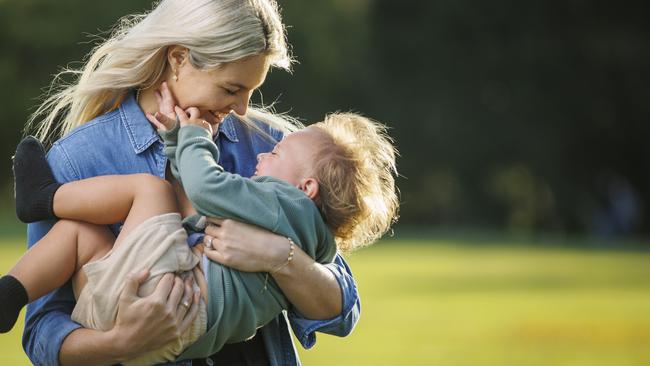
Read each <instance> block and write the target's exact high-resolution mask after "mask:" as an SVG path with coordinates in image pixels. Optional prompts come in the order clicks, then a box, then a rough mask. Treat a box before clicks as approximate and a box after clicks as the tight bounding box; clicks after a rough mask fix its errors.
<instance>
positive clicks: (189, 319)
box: [179, 292, 201, 333]
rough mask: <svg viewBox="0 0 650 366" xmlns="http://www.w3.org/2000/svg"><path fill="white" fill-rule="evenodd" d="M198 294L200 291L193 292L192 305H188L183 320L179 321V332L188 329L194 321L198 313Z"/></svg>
mask: <svg viewBox="0 0 650 366" xmlns="http://www.w3.org/2000/svg"><path fill="white" fill-rule="evenodd" d="M199 296H200V293H198V292H194V296H193V297H192V305H191V306H190V309H189V310H188V311H187V313H186V314H185V317H184V318H183V321H182V322H181V324H180V327H179V331H180V332H181V333H185V331H186V330H187V329H189V327H190V326H191V325H192V323H193V322H194V319H195V318H196V316H197V315H198V314H199V305H200V301H201V300H200V298H199Z"/></svg>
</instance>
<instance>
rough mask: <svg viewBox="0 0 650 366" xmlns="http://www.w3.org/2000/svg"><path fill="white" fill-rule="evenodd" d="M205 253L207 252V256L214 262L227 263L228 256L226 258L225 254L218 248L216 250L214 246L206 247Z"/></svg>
mask: <svg viewBox="0 0 650 366" xmlns="http://www.w3.org/2000/svg"><path fill="white" fill-rule="evenodd" d="M203 253H204V254H205V256H206V257H208V258H209V259H210V260H211V261H213V262H217V263H221V264H226V263H225V262H226V258H224V255H223V254H222V253H221V252H220V251H218V250H216V249H214V248H208V247H205V249H204V250H203Z"/></svg>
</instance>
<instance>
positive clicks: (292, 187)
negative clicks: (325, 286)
mask: <svg viewBox="0 0 650 366" xmlns="http://www.w3.org/2000/svg"><path fill="white" fill-rule="evenodd" d="M189 113H190V114H189V115H188V114H187V113H186V112H185V111H183V110H181V109H180V108H176V114H177V117H178V120H179V122H180V123H179V124H180V126H179V124H176V126H175V127H174V128H172V129H170V130H169V131H160V132H161V135H162V137H163V139H164V141H165V153H166V154H167V156H168V158H169V160H170V166H171V171H172V173H173V175H174V176H175V178H176V179H177V180H178V181H179V182H180V183H181V184H182V186H183V189H184V191H185V193H186V194H187V197H188V198H189V200H190V201H191V203H192V206H193V207H194V209H195V210H196V211H197V213H198V214H197V215H193V216H190V217H188V218H187V219H186V220H185V221H184V222H181V217H180V214H178V213H177V211H178V207H177V201H176V197H175V195H174V192H173V189H172V188H171V185H170V184H169V183H167V182H166V181H164V180H162V179H159V178H157V177H153V176H150V175H146V174H138V175H121V176H100V177H94V178H89V179H84V180H80V181H75V182H70V183H66V184H63V185H61V184H59V183H57V182H56V181H55V179H54V177H53V175H52V173H51V170H50V168H49V165H48V164H47V161H46V159H45V152H44V149H43V147H42V145H41V144H40V142H38V140H36V139H34V138H27V139H25V140H23V141H22V142H21V143H20V144H19V145H18V148H17V150H16V155H15V157H14V175H15V189H16V192H15V193H16V205H17V214H18V217H19V218H20V219H21V220H23V221H25V222H33V221H40V220H45V219H54V218H58V219H60V220H59V221H58V222H57V223H56V224H55V225H54V227H53V228H52V230H50V232H49V233H48V234H47V235H46V236H45V237H43V238H42V239H41V240H40V241H39V243H38V245H35V246H34V247H32V248H31V249H30V250H29V251H28V252H27V253H26V254H25V255H24V256H23V257H22V258H21V259H20V261H19V262H18V263H17V264H16V266H15V267H14V268H12V269H11V271H10V272H9V274H8V275H6V276H4V277H2V278H1V279H0V332H7V331H9V330H10V329H11V328H12V327H13V325H14V323H15V321H16V318H17V316H18V313H19V311H20V309H21V308H22V307H23V306H24V305H25V304H27V303H28V302H31V301H34V300H35V299H37V298H39V297H41V296H43V295H45V294H47V293H48V292H49V291H52V290H54V289H56V288H58V287H60V286H62V285H63V284H64V283H65V282H67V281H68V280H69V279H70V278H72V280H73V288H74V292H75V297H76V298H77V304H76V306H75V309H74V312H73V315H72V316H73V319H74V320H75V321H77V322H79V323H80V324H82V325H83V326H84V327H88V328H95V329H102V330H107V329H111V328H112V327H113V325H114V321H115V317H116V312H117V301H118V298H119V294H120V292H121V286H122V283H123V282H124V279H125V278H126V276H127V275H128V274H129V273H131V272H133V271H135V270H138V269H141V268H148V269H149V270H150V277H149V279H148V280H147V282H145V283H144V284H143V285H142V286H141V288H140V294H141V296H146V295H147V294H148V293H151V292H152V291H153V289H154V288H155V285H156V284H157V282H158V281H159V280H160V278H161V277H162V275H164V274H165V273H168V272H176V273H182V274H183V275H184V276H193V277H194V278H195V282H197V283H200V284H201V283H206V282H207V291H206V290H205V289H204V290H203V291H202V292H203V295H204V296H203V297H202V298H199V297H198V295H196V294H195V301H197V302H199V304H200V306H199V315H198V316H197V317H196V319H195V320H194V322H193V324H192V326H191V327H190V328H189V329H188V330H187V331H186V332H185V334H183V335H181V336H180V337H179V338H178V339H176V340H174V341H173V342H171V343H170V344H168V345H166V346H165V347H163V348H161V349H159V350H155V351H152V352H149V353H146V354H144V355H141V356H139V357H137V358H136V359H134V360H131V361H130V362H127V363H125V364H154V363H161V362H166V361H171V360H175V359H190V358H197V357H206V356H208V355H210V354H213V353H215V352H216V351H218V350H219V349H220V348H221V347H222V346H223V345H224V344H225V343H231V342H240V341H243V340H245V339H247V338H249V337H251V336H252V335H254V333H255V330H256V329H257V328H258V327H260V326H262V325H264V324H266V323H267V322H269V321H271V320H272V319H273V318H275V317H276V316H277V314H279V313H280V312H281V311H282V310H283V309H286V308H288V306H289V302H288V300H287V299H286V297H285V296H284V295H283V294H282V292H281V291H280V289H279V287H278V286H277V284H275V282H274V281H273V279H272V278H269V275H268V274H267V273H246V272H240V271H237V270H233V269H230V268H228V267H224V266H222V265H220V264H218V263H216V262H212V261H209V260H206V257H205V255H203V261H201V258H200V253H197V251H194V252H193V251H192V249H190V248H189V246H188V245H187V233H186V231H185V230H184V229H183V226H182V224H184V225H185V227H186V229H188V230H189V231H190V232H195V231H200V230H201V229H203V228H204V227H205V224H206V217H220V218H232V219H235V220H239V221H243V222H248V223H252V224H255V225H258V226H260V227H263V228H265V229H268V230H271V231H273V232H275V233H277V234H280V235H283V236H286V237H287V239H288V244H287V259H286V261H285V262H283V263H280V264H278V266H277V267H276V270H277V269H280V268H282V267H283V266H284V265H286V264H288V263H289V261H291V259H292V256H293V250H294V245H298V246H300V248H301V249H303V250H304V251H305V252H306V253H307V254H308V255H310V256H311V257H312V258H314V259H315V260H316V261H318V262H320V263H328V262H330V261H331V260H332V259H333V257H334V255H335V253H336V250H337V249H338V250H341V251H343V252H347V251H351V250H353V249H356V248H359V247H361V246H364V245H368V244H370V243H372V242H373V241H375V240H376V239H378V238H379V237H380V236H381V235H382V234H383V233H385V232H386V231H387V230H388V228H389V227H390V225H391V224H392V222H393V221H394V220H395V218H396V211H397V196H396V192H395V186H394V173H395V150H394V147H393V145H392V143H391V140H390V138H388V137H387V136H386V134H385V128H384V127H383V126H382V125H380V124H378V123H376V122H373V121H371V120H369V119H367V118H364V117H362V116H359V115H356V114H351V113H348V114H332V115H329V116H327V117H326V118H325V120H324V121H323V122H319V123H316V124H313V125H311V126H309V127H307V128H305V129H302V130H299V131H297V132H294V133H291V134H289V135H287V136H286V137H285V138H284V139H283V140H282V141H280V142H279V143H278V144H277V145H276V146H275V148H274V149H273V151H271V152H269V153H264V154H260V155H258V164H257V167H256V172H255V175H254V176H253V177H252V179H250V178H244V177H241V176H239V175H236V174H230V173H227V172H225V171H223V169H222V168H221V167H220V166H219V165H218V164H217V161H218V158H219V150H218V148H217V146H216V145H215V144H214V142H213V141H212V134H211V132H210V125H209V124H207V123H206V122H205V121H201V120H200V119H199V118H198V111H190V112H189ZM115 222H123V223H124V225H123V227H122V230H121V232H120V234H119V235H118V236H117V238H113V237H112V235H110V231H108V229H107V228H106V227H104V226H100V225H108V224H113V223H115ZM93 224H94V225H93ZM208 244H209V242H208V243H206V245H208ZM200 262H202V263H201V264H202V265H199V263H200ZM201 268H202V269H201ZM203 277H204V278H205V280H206V281H204V280H203ZM181 305H182V306H184V307H189V305H188V304H186V303H183V304H181Z"/></svg>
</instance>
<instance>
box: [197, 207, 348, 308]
mask: <svg viewBox="0 0 650 366" xmlns="http://www.w3.org/2000/svg"><path fill="white" fill-rule="evenodd" d="M210 221H212V222H213V223H214V224H216V225H208V227H207V228H206V229H205V234H206V235H205V237H204V239H203V243H204V245H205V248H204V249H203V252H204V253H205V255H206V256H207V257H208V258H210V260H212V261H214V262H218V263H221V264H223V265H225V266H227V267H231V268H234V269H237V270H240V271H244V272H268V273H269V274H270V275H272V276H273V279H275V281H276V283H277V284H278V285H279V286H280V289H282V292H283V293H284V295H285V296H286V297H287V299H289V302H291V304H292V305H293V306H294V307H295V308H296V309H298V311H299V312H300V313H301V314H303V315H304V316H305V317H307V318H310V319H331V318H333V317H335V316H338V315H339V314H340V313H341V311H342V310H343V300H342V299H343V298H342V294H341V287H340V285H339V283H338V281H337V280H336V277H334V274H333V273H332V272H331V271H330V270H329V269H327V268H326V267H325V266H324V265H322V264H320V263H318V262H316V261H314V259H312V258H311V257H310V256H309V255H307V253H305V252H304V251H303V250H302V249H300V247H298V246H297V245H296V246H294V255H293V257H292V259H291V260H289V256H290V254H289V253H290V252H291V246H290V244H289V240H288V239H287V238H285V237H283V236H279V235H276V234H273V233H271V232H269V231H266V230H264V229H261V228H259V227H257V226H253V225H249V224H244V223H241V222H238V221H233V220H216V219H210Z"/></svg>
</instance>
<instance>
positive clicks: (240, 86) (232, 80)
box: [167, 55, 269, 124]
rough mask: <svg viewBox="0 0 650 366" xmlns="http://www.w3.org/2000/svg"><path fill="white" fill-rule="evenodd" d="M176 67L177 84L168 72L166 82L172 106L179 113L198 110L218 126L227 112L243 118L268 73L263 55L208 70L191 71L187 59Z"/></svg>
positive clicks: (172, 74) (193, 68) (192, 69)
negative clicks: (179, 108)
mask: <svg viewBox="0 0 650 366" xmlns="http://www.w3.org/2000/svg"><path fill="white" fill-rule="evenodd" d="M178 65H179V66H178V67H176V76H177V80H174V73H173V70H170V73H169V78H168V81H167V84H168V85H169V89H170V90H171V92H172V94H173V95H174V97H175V98H176V102H177V103H178V105H179V106H180V107H181V108H183V109H187V108H189V107H196V108H198V109H199V110H200V111H201V115H202V118H204V119H205V120H207V121H208V122H209V123H211V124H216V123H219V122H221V120H222V119H223V118H224V117H225V115H227V114H228V113H230V112H235V113H237V114H239V115H245V114H246V110H247V108H248V102H249V99H250V97H251V94H252V93H253V91H254V90H255V89H257V88H258V87H259V86H260V85H262V83H263V82H264V79H265V78H266V73H267V72H268V69H269V63H268V58H267V57H266V56H264V55H257V56H250V57H247V58H244V59H241V60H238V61H233V62H229V63H227V64H223V65H221V66H219V67H217V68H214V69H209V70H200V69H197V68H195V67H194V66H192V64H191V63H190V62H189V60H188V59H185V61H184V62H179V63H178Z"/></svg>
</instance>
